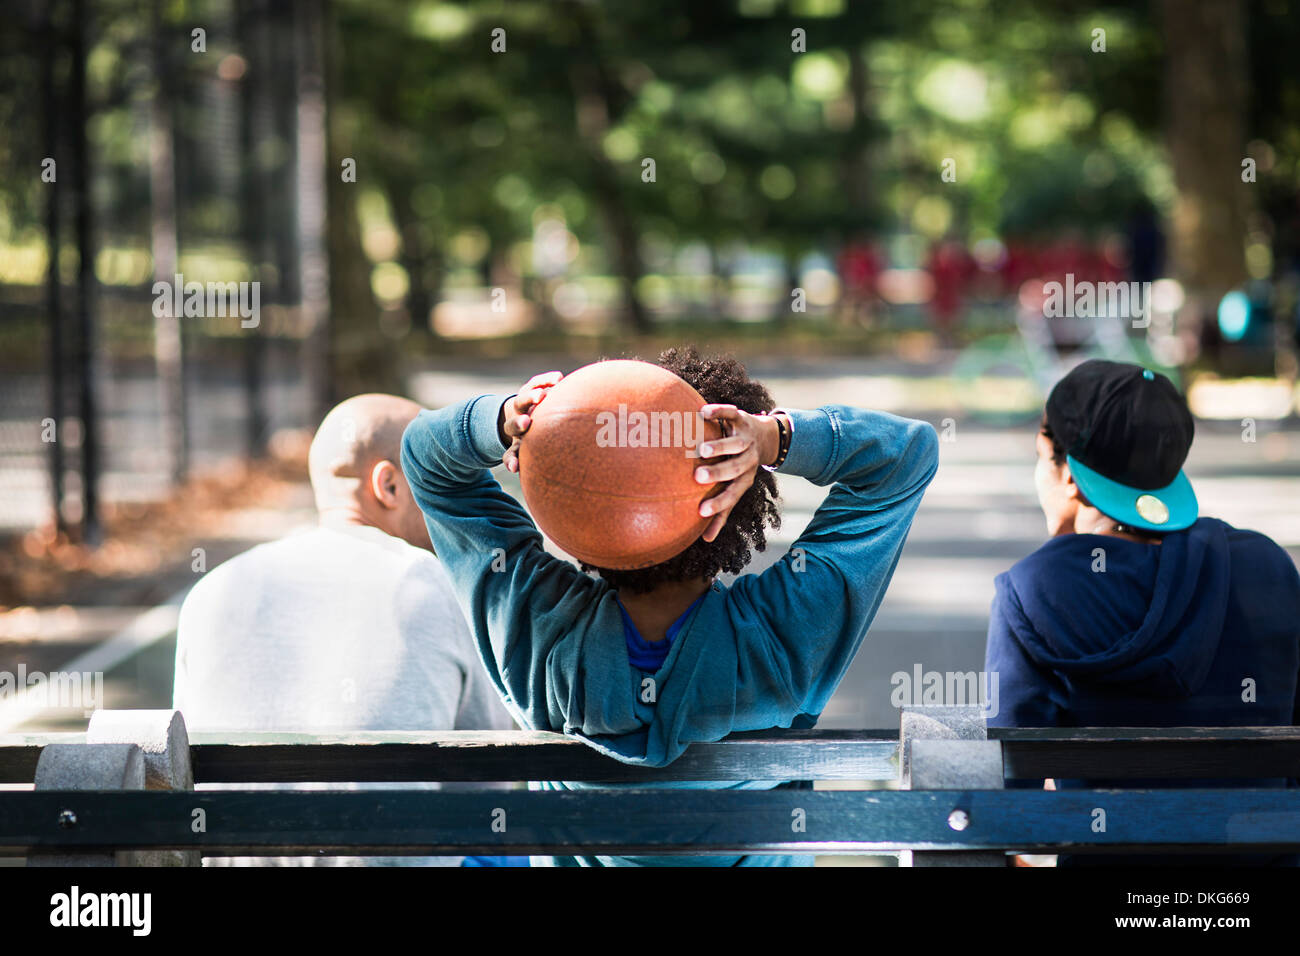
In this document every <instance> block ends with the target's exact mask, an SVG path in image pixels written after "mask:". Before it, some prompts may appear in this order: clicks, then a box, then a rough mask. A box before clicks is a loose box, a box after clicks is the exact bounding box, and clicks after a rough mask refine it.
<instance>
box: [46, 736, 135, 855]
mask: <svg viewBox="0 0 1300 956" xmlns="http://www.w3.org/2000/svg"><path fill="white" fill-rule="evenodd" d="M144 777H145V774H144V754H143V753H141V751H140V748H139V747H137V746H136V745H135V744H47V745H46V746H45V748H44V749H43V750H42V751H41V756H40V759H39V760H38V761H37V763H36V780H35V783H36V789H37V790H143V789H144ZM80 822H81V821H79V820H78V819H77V808H76V800H69V801H68V806H66V807H64V808H62V809H61V810H60V811H59V818H58V824H59V826H60V827H64V828H65V829H74V828H75V827H77V826H78V824H79V823H80ZM138 862H139V860H138V858H137V854H134V853H130V852H117V853H115V852H114V851H112V850H102V851H97V852H89V853H86V852H81V851H79V850H42V851H41V852H39V853H36V852H33V853H30V854H28V856H27V865H28V866H134V865H137V864H138Z"/></svg>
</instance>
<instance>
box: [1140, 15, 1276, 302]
mask: <svg viewBox="0 0 1300 956" xmlns="http://www.w3.org/2000/svg"><path fill="white" fill-rule="evenodd" d="M1161 7H1162V13H1163V20H1164V36H1165V102H1166V109H1167V122H1166V131H1167V138H1168V145H1169V154H1170V158H1171V161H1172V163H1173V172H1174V181H1175V184H1176V186H1177V189H1178V197H1177V200H1176V201H1175V204H1174V210H1173V220H1172V223H1171V232H1172V235H1171V241H1170V251H1171V254H1172V259H1173V265H1174V269H1175V273H1176V275H1177V276H1178V278H1179V279H1180V280H1181V281H1182V282H1183V285H1184V287H1185V288H1186V289H1187V291H1188V299H1189V304H1191V303H1198V304H1197V305H1195V306H1193V308H1191V309H1190V310H1189V313H1190V316H1191V318H1192V320H1193V321H1194V322H1196V321H1199V320H1200V318H1201V317H1203V316H1206V315H1209V314H1212V313H1213V311H1214V309H1215V308H1216V306H1217V303H1218V301H1219V299H1220V298H1221V297H1222V296H1223V294H1224V293H1225V292H1228V291H1229V290H1231V289H1233V288H1234V287H1236V286H1238V285H1240V284H1241V283H1242V282H1243V281H1244V280H1245V279H1246V278H1247V271H1246V262H1245V235H1246V221H1247V216H1248V213H1249V209H1250V207H1251V205H1252V204H1253V196H1252V194H1251V193H1250V192H1249V190H1253V189H1255V188H1257V187H1255V186H1254V185H1251V184H1247V183H1243V182H1242V180H1241V162H1242V159H1243V158H1245V155H1246V144H1245V139H1246V137H1245V130H1244V125H1243V124H1244V117H1245V113H1246V97H1247V89H1246V86H1247V80H1246V74H1247V69H1248V64H1247V62H1246V22H1245V21H1246V5H1245V4H1241V3H1224V2H1222V0H1162V4H1161Z"/></svg>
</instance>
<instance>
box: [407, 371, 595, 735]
mask: <svg viewBox="0 0 1300 956" xmlns="http://www.w3.org/2000/svg"><path fill="white" fill-rule="evenodd" d="M507 397H508V396H504V395H481V396H479V397H478V398H474V399H470V400H469V401H466V402H462V403H460V404H458V405H452V406H448V407H446V408H441V409H438V410H437V411H424V412H421V413H420V414H419V415H417V416H416V418H415V420H414V421H413V422H411V424H410V425H408V426H407V429H406V433H405V434H404V435H403V438H402V470H403V472H404V473H405V474H406V479H407V482H408V483H409V484H410V486H411V491H412V493H413V494H414V496H415V501H416V504H418V505H419V506H420V510H421V511H422V512H423V513H424V516H425V524H426V526H427V527H428V529H429V537H430V540H431V541H432V543H433V546H434V550H435V551H436V553H437V555H438V557H439V558H440V559H441V561H442V564H443V567H444V568H445V569H446V571H447V573H448V575H449V576H450V578H451V581H452V587H453V590H454V591H455V593H456V596H457V598H458V600H459V601H460V604H461V608H462V610H464V612H465V614H466V617H467V619H468V623H469V627H470V632H471V633H472V634H473V636H474V640H475V643H476V644H477V646H478V652H479V657H480V659H481V660H482V661H483V664H484V666H485V667H486V668H487V671H488V676H489V677H491V679H492V683H493V685H494V686H495V687H496V689H497V691H498V693H500V694H501V696H502V697H503V699H504V700H505V701H506V705H507V707H508V708H509V709H510V710H511V715H512V716H514V717H516V718H517V719H518V720H519V721H520V723H521V724H522V725H523V726H525V727H536V728H551V727H554V728H557V729H558V728H560V727H563V726H566V724H567V717H568V714H567V713H566V708H565V702H564V701H563V700H562V699H560V697H561V695H560V694H558V693H557V692H555V689H554V688H552V687H551V686H550V683H551V682H550V681H549V679H548V675H549V674H550V673H551V667H550V663H551V657H552V654H553V652H556V651H557V645H559V644H560V643H561V642H563V641H570V642H572V643H574V644H576V645H578V646H581V644H582V637H583V634H584V633H585V631H586V629H587V628H588V627H589V626H590V623H591V620H592V618H593V616H594V614H595V610H596V607H597V605H598V598H599V597H600V596H601V594H602V593H603V591H604V590H606V588H605V585H604V584H603V583H602V582H599V581H595V580H593V579H592V578H590V577H588V576H587V575H586V574H584V573H583V572H582V571H581V570H579V569H578V568H577V567H576V566H574V565H573V564H571V563H569V562H568V561H563V560H561V559H559V558H557V557H555V556H554V555H552V554H549V553H547V551H546V550H545V549H544V548H543V547H542V535H541V532H539V531H538V530H537V526H536V525H535V524H533V520H532V518H530V517H529V515H528V512H527V511H525V510H524V508H523V507H522V506H521V505H520V504H519V502H518V501H516V500H515V499H514V498H513V497H512V496H511V495H509V494H507V493H506V492H505V490H503V489H502V487H501V486H500V485H499V484H498V483H497V481H496V479H495V478H493V477H492V475H491V474H490V473H489V472H488V469H489V468H492V467H495V466H496V465H499V464H500V463H501V456H502V454H503V453H504V452H505V448H504V447H502V445H501V438H500V435H499V434H498V432H497V416H498V413H499V412H500V410H501V404H502V402H504V401H505V399H506V398H507ZM559 656H561V657H564V656H567V654H566V653H560V654H559Z"/></svg>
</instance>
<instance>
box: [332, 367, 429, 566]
mask: <svg viewBox="0 0 1300 956" xmlns="http://www.w3.org/2000/svg"><path fill="white" fill-rule="evenodd" d="M419 413H420V406H419V405H418V404H416V403H415V402H413V401H411V400H410V399H407V398H401V397H399V396H397V395H381V394H377V393H376V394H369V395H355V396H353V397H352V398H349V399H347V400H346V401H343V402H340V403H339V404H338V405H336V406H335V407H334V408H333V409H332V410H331V411H330V413H329V414H328V415H326V416H325V419H324V421H322V422H321V423H320V428H318V429H316V437H315V438H313V439H312V443H311V451H310V453H309V454H308V458H307V466H308V471H309V472H310V475H311V486H312V490H313V491H314V492H315V494H316V510H317V511H319V512H320V513H321V517H322V519H325V518H327V517H328V516H337V515H342V516H343V517H344V519H345V520H348V521H350V522H351V523H353V524H369V525H373V526H375V527H378V528H380V529H382V530H384V531H387V532H388V533H389V534H393V535H395V536H397V537H401V538H405V539H407V540H411V537H410V532H411V530H412V528H418V534H417V536H418V535H421V534H422V535H423V536H424V537H423V543H422V545H421V546H422V547H426V548H427V547H428V537H427V533H425V532H424V531H423V527H424V525H423V519H422V518H420V516H419V508H418V507H417V506H416V505H415V501H414V499H413V498H412V497H411V492H410V489H409V488H408V487H407V485H406V480H405V478H404V476H403V475H402V469H401V455H402V433H403V432H404V431H405V430H406V426H407V425H409V424H410V423H411V420H412V419H413V418H415V416H416V415H418V414H419ZM413 543H414V542H413Z"/></svg>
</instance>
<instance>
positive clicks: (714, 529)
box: [701, 511, 731, 541]
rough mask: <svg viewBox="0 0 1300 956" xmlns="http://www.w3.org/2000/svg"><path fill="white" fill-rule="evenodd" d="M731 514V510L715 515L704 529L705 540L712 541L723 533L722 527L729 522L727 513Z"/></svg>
mask: <svg viewBox="0 0 1300 956" xmlns="http://www.w3.org/2000/svg"><path fill="white" fill-rule="evenodd" d="M729 514H731V512H730V511H727V512H725V513H723V514H720V515H714V517H713V520H712V521H710V522H709V524H708V527H706V528H705V529H704V534H703V535H702V536H701V537H703V538H704V540H705V541H712V540H713V539H714V538H716V537H717V536H718V535H720V534H722V529H723V528H724V527H725V526H726V524H727V515H729Z"/></svg>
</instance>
